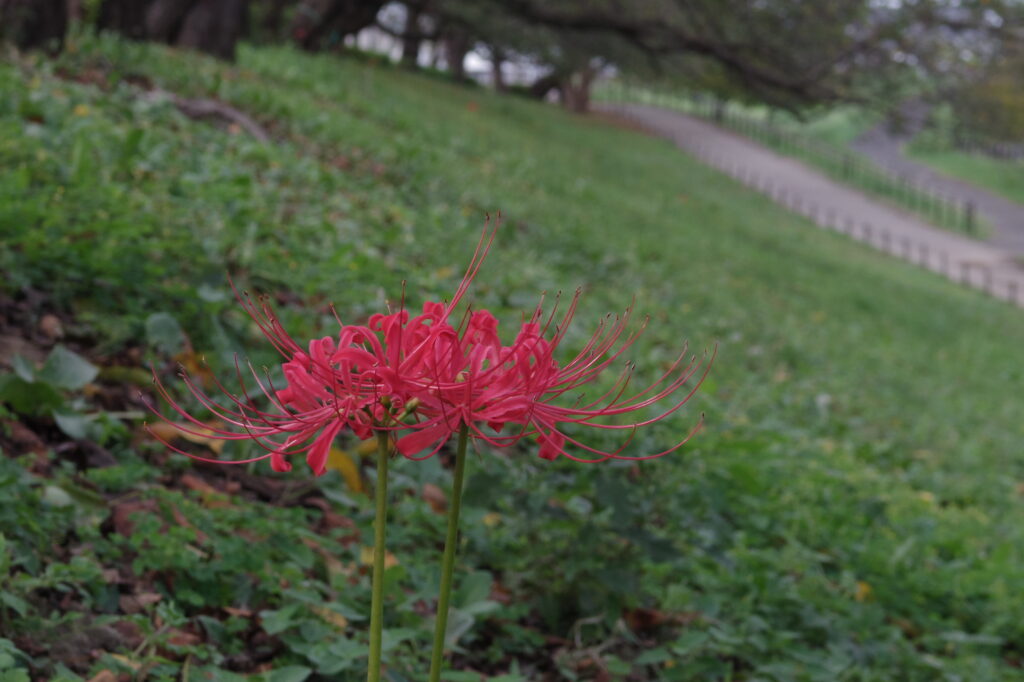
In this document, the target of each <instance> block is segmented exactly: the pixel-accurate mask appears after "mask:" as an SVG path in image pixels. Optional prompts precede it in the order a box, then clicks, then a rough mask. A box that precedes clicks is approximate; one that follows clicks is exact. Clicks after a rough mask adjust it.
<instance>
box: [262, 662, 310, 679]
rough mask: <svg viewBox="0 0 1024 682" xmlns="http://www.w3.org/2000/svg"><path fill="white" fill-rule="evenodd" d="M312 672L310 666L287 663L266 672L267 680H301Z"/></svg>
mask: <svg viewBox="0 0 1024 682" xmlns="http://www.w3.org/2000/svg"><path fill="white" fill-rule="evenodd" d="M312 674H313V670H312V669H310V668H304V667H303V666H301V665H288V666H284V667H283V668H277V669H276V670H271V671H270V672H269V673H267V676H266V678H267V682H302V681H303V680H305V679H306V678H307V677H309V676H310V675H312Z"/></svg>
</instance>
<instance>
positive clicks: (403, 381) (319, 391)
mask: <svg viewBox="0 0 1024 682" xmlns="http://www.w3.org/2000/svg"><path fill="white" fill-rule="evenodd" d="M496 229H497V228H495V229H493V230H490V231H489V232H488V231H485V232H484V234H483V236H482V237H481V239H480V241H479V243H478V244H477V248H476V252H475V253H474V254H473V259H472V261H471V262H470V265H469V267H468V268H467V270H466V273H465V275H464V276H463V278H462V282H461V284H460V285H459V287H458V289H457V290H456V292H455V295H454V296H453V297H452V299H451V301H449V302H448V303H446V304H444V303H433V302H430V303H426V304H424V306H423V313H422V314H420V315H417V316H410V314H409V312H408V311H407V310H405V309H404V305H403V307H402V308H401V309H400V310H399V311H398V312H394V313H390V314H387V315H383V314H381V315H374V316H373V317H371V318H370V320H369V322H368V324H367V325H366V326H361V325H345V324H342V323H341V321H340V320H339V322H338V323H339V325H340V328H341V329H340V331H339V333H338V337H337V340H335V339H333V338H330V337H325V338H322V339H316V340H314V341H311V342H310V343H309V347H308V352H307V351H306V350H304V349H303V348H302V347H301V346H299V344H298V343H296V342H295V341H294V340H293V339H292V338H291V336H289V335H288V333H287V332H286V331H285V330H284V328H283V327H282V325H281V323H280V322H279V321H278V319H277V317H276V316H275V315H274V313H273V311H272V309H271V308H270V306H269V305H268V304H267V303H266V302H265V301H264V302H261V303H260V304H259V305H257V304H255V303H253V302H252V300H251V299H249V298H248V296H239V300H240V301H241V302H242V304H243V306H244V307H245V309H246V312H248V313H249V315H250V316H251V317H252V319H253V320H254V321H255V322H256V324H257V325H258V326H259V327H260V329H261V330H262V331H263V333H264V335H265V336H266V337H267V338H268V339H269V340H270V342H271V343H272V344H273V345H274V346H275V347H276V348H277V350H278V351H279V352H280V353H281V354H282V356H284V357H285V358H286V361H285V362H284V363H283V364H282V369H283V373H284V377H285V379H286V381H287V386H286V387H284V388H275V387H274V386H273V384H272V382H271V381H270V379H269V377H265V376H264V377H261V376H260V375H259V374H258V373H257V372H256V371H255V370H253V369H252V368H251V367H250V373H251V374H252V377H253V382H254V383H255V385H256V387H257V388H258V389H259V392H260V393H262V394H263V395H264V396H265V397H266V399H267V400H268V401H269V403H270V407H269V408H268V409H259V408H257V407H255V402H254V401H253V400H252V398H251V396H250V393H249V391H248V389H247V387H246V385H245V381H244V380H243V376H242V372H241V370H240V369H239V370H238V375H239V381H240V383H241V386H242V393H241V395H234V394H232V393H230V392H228V391H227V390H225V389H224V388H223V387H222V386H220V385H219V384H218V387H219V388H221V390H222V391H224V393H225V395H226V396H227V398H228V403H229V405H228V406H224V405H221V404H218V403H217V402H215V401H214V400H213V399H212V398H210V397H209V396H208V395H206V393H204V392H203V391H202V389H200V388H199V387H198V386H197V385H196V384H195V382H193V381H192V380H191V379H190V378H189V377H188V376H187V375H185V374H183V375H182V376H183V377H184V380H185V383H186V386H187V387H188V388H189V390H190V391H191V392H192V394H193V395H194V396H195V397H196V398H197V399H198V401H199V402H200V403H201V404H202V405H203V406H204V407H205V408H206V409H208V410H209V411H210V412H211V413H213V414H214V415H215V417H217V419H219V420H220V421H221V422H223V424H224V425H225V426H224V427H223V428H216V429H211V428H210V426H209V424H207V423H204V422H202V421H200V420H198V419H197V418H195V417H193V416H192V415H190V414H189V413H188V412H187V411H186V410H185V409H184V408H182V407H181V406H180V405H178V404H177V403H175V402H174V400H173V399H172V398H171V397H170V395H169V394H168V392H167V390H166V389H165V387H164V386H163V385H162V384H161V383H160V382H159V380H157V388H158V391H159V392H160V394H161V395H162V396H163V398H164V399H165V400H166V401H167V402H168V403H169V404H170V405H171V407H172V409H173V410H174V412H176V413H177V414H178V415H179V417H181V418H182V419H184V420H185V421H184V423H180V422H173V421H171V420H169V419H167V418H166V417H164V416H163V415H160V416H161V418H163V419H165V420H166V421H168V422H169V423H172V424H174V425H175V426H177V427H178V428H179V429H181V430H183V431H186V432H192V433H195V434H196V435H201V436H203V437H206V438H210V437H213V438H219V439H224V440H252V441H254V442H255V443H257V444H259V446H260V447H261V448H262V449H263V450H264V453H263V454H261V455H260V456H257V457H253V458H250V459H245V460H240V461H235V462H225V461H224V460H211V459H204V458H200V457H196V456H195V455H193V454H191V453H187V452H183V451H182V450H178V449H177V448H174V447H173V446H171V445H170V444H168V443H166V441H164V442H165V444H167V445H168V447H171V448H172V449H174V450H176V451H177V452H182V454H185V455H188V456H189V457H194V458H196V459H204V461H213V462H224V463H246V462H252V461H257V460H261V459H270V463H271V466H272V467H273V468H274V470H275V471H288V470H290V469H291V463H290V462H289V461H288V459H289V457H291V456H293V455H298V454H301V453H305V454H306V462H307V463H308V464H309V466H310V468H312V470H313V471H314V473H316V474H317V475H320V474H322V473H324V471H325V466H326V461H327V455H328V452H329V451H330V446H331V443H332V442H333V440H334V438H335V436H336V435H337V434H338V433H339V432H341V431H342V430H343V429H346V428H347V429H349V430H351V431H352V432H353V433H354V434H355V435H356V436H357V437H359V438H361V439H367V438H370V437H371V436H372V435H373V434H374V433H375V432H379V431H382V430H386V431H389V432H392V433H393V434H394V437H395V439H396V447H397V449H398V451H399V452H401V453H402V454H403V455H404V456H406V457H408V458H410V459H426V458H428V457H431V456H433V455H434V454H435V453H437V452H438V450H440V449H441V447H443V445H444V444H445V443H446V442H447V441H448V440H449V439H450V438H451V437H452V435H453V434H455V433H457V432H458V431H459V430H460V429H461V428H462V426H463V425H466V426H467V427H468V428H469V430H470V433H471V434H472V435H473V436H474V437H475V438H477V439H479V440H482V441H484V442H486V443H489V444H491V445H494V446H498V447H507V446H509V445H512V444H514V443H516V442H518V441H519V440H521V439H523V438H527V437H536V438H537V440H538V441H539V444H540V456H541V457H542V458H544V459H549V460H553V459H556V458H557V457H558V456H559V455H564V456H566V457H568V458H570V459H573V460H575V461H579V462H599V461H604V460H608V459H630V460H640V459H650V458H653V457H660V456H662V455H665V454H668V453H669V452H672V451H673V450H676V449H678V448H679V447H681V446H682V445H683V444H685V443H686V442H687V441H688V440H689V439H690V437H692V436H693V434H694V433H696V431H697V430H698V429H699V428H700V425H701V423H700V421H699V422H698V424H697V425H696V426H695V427H694V428H693V429H692V430H691V431H690V433H689V434H687V436H686V437H685V438H683V439H681V440H680V441H679V442H678V443H676V444H675V445H673V446H672V447H670V448H668V449H666V450H664V451H662V452H658V453H655V454H649V455H645V456H628V455H624V454H623V452H624V451H625V449H626V448H627V447H628V446H629V444H630V441H631V440H632V437H633V434H634V433H635V431H636V429H638V428H639V427H641V426H646V425H648V424H652V423H654V422H657V421H660V420H662V419H665V418H666V417H668V416H669V415H671V414H673V413H674V412H676V411H677V410H678V409H679V408H681V407H682V406H683V404H684V403H685V402H686V401H687V400H688V399H689V398H690V397H691V396H692V395H693V394H694V393H695V392H696V391H697V389H698V388H699V387H700V385H701V383H702V382H703V380H704V377H705V376H707V372H708V370H709V369H710V366H711V362H710V361H709V362H708V363H707V365H706V367H705V368H704V371H703V372H702V373H701V374H700V376H699V377H697V378H696V380H695V381H694V382H693V383H692V384H690V381H691V379H693V378H694V377H695V375H696V374H697V372H698V370H699V369H700V368H701V367H702V365H703V363H702V362H701V361H698V359H697V357H696V356H690V357H689V359H687V353H686V350H685V349H684V350H683V352H682V353H680V355H679V357H678V358H677V359H676V361H675V362H674V363H673V364H672V365H671V367H669V368H668V370H666V371H665V373H664V374H663V375H662V376H661V377H660V379H659V380H658V381H656V382H655V383H654V384H652V385H651V386H648V387H646V388H644V389H642V390H639V391H630V390H629V384H630V378H631V375H632V365H630V364H627V365H626V366H625V369H624V370H623V371H622V373H621V374H620V376H619V377H618V380H617V381H616V382H614V384H613V385H612V386H611V387H610V388H609V389H608V390H606V391H605V392H604V393H603V394H602V395H600V396H597V397H595V398H590V399H585V398H583V397H579V398H577V399H576V400H575V402H572V403H571V404H568V405H563V404H562V401H563V400H564V397H565V395H566V394H567V393H573V394H576V393H578V392H579V389H581V388H583V387H585V386H586V385H587V384H590V383H592V382H593V381H594V380H595V379H597V377H598V376H599V375H600V374H602V373H603V372H604V371H605V370H606V369H608V368H609V367H610V366H611V365H612V364H615V363H617V362H619V361H620V358H621V357H622V356H623V354H624V353H625V352H626V351H627V350H628V349H629V348H630V346H632V345H633V343H634V342H635V341H636V339H637V338H638V337H639V335H640V334H641V333H642V331H643V329H644V327H645V326H646V321H645V322H644V324H641V325H640V327H639V329H637V330H636V331H635V332H633V333H632V334H626V330H627V326H628V322H629V319H630V315H631V312H632V309H631V308H630V309H627V311H626V312H625V314H623V315H622V316H619V317H612V316H608V317H606V318H605V319H604V320H602V322H601V323H600V324H599V325H598V327H597V330H596V331H595V332H594V334H593V335H592V336H591V337H590V339H589V340H588V341H587V343H586V344H584V346H583V349H582V350H581V351H580V352H579V353H578V354H577V355H576V357H574V358H573V359H572V360H570V361H569V362H567V363H565V364H564V365H560V364H559V363H558V361H557V360H556V359H555V353H556V351H557V349H558V346H559V344H560V343H561V342H562V341H563V339H564V336H565V333H566V330H567V329H568V327H569V324H570V322H571V321H572V318H573V315H574V313H575V311H576V307H577V302H578V299H579V291H577V292H576V295H575V296H573V298H572V300H571V302H570V303H569V305H568V306H567V309H566V312H565V313H564V314H563V315H562V317H561V319H560V320H559V321H558V323H557V324H555V315H556V312H557V310H558V302H557V300H556V303H555V305H554V306H553V309H552V310H551V311H550V312H549V313H546V314H545V312H544V307H543V304H544V301H543V298H542V300H541V302H540V304H538V306H537V308H536V309H535V310H534V311H533V314H532V315H531V316H530V317H529V318H528V319H526V320H525V321H524V322H523V323H522V325H521V327H520V330H519V333H518V335H517V336H516V338H515V340H514V341H513V342H512V344H511V345H507V346H506V345H503V344H502V342H501V339H500V338H499V336H498V321H497V319H495V317H494V316H493V315H492V314H491V313H489V312H488V311H486V310H477V311H468V312H467V313H466V314H465V315H463V316H462V319H461V322H460V323H459V325H458V326H453V325H452V324H451V322H450V320H451V319H452V317H453V313H454V311H455V309H456V307H457V306H458V305H459V303H460V302H461V301H462V299H463V297H464V296H465V294H466V292H467V290H468V289H469V286H470V283H471V282H472V281H473V279H474V278H475V277H476V275H477V273H478V272H479V270H480V267H481V265H482V263H483V261H484V258H485V257H486V256H487V252H488V250H489V249H490V247H491V244H492V243H493V241H494V236H495V234H496ZM552 325H554V327H553V328H552ZM711 360H713V357H712V358H711ZM688 384H690V389H689V390H688V391H687V392H686V393H685V394H684V395H682V396H681V397H677V398H676V399H675V400H674V401H673V402H672V404H671V405H670V407H669V408H668V409H666V410H664V411H662V412H659V413H658V414H656V415H654V416H651V417H648V418H647V419H642V420H638V421H627V423H615V422H616V420H615V418H617V417H618V418H620V420H619V421H621V417H622V416H623V415H630V414H633V413H637V412H638V411H640V410H644V409H645V408H647V407H649V406H651V405H654V404H655V403H658V402H659V401H662V400H663V399H666V398H669V397H670V396H673V395H675V394H677V393H678V392H680V391H681V390H682V389H683V388H684V387H686V386H687V385H688ZM158 414H159V413H158ZM609 418H611V420H610V421H611V423H609V421H608V419H609ZM510 424H512V425H516V428H515V429H514V430H510V431H509V432H507V433H505V431H506V429H507V427H508V425H510ZM562 425H574V426H579V425H585V426H591V427H595V428H599V429H612V430H626V431H628V432H629V435H628V437H626V439H625V442H624V443H623V444H622V445H621V446H620V447H619V448H617V449H615V450H613V451H610V452H606V451H602V450H598V449H595V448H593V447H590V446H588V445H585V444H584V443H581V442H580V441H578V440H576V439H574V438H573V437H571V436H569V435H568V434H567V433H565V432H564V431H563V428H562ZM571 451H582V453H584V454H583V455H582V456H580V455H574V454H572V452H571Z"/></svg>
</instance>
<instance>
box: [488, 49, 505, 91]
mask: <svg viewBox="0 0 1024 682" xmlns="http://www.w3.org/2000/svg"><path fill="white" fill-rule="evenodd" d="M504 63H505V53H504V52H503V51H502V50H501V49H500V48H498V47H494V46H493V45H492V46H491V80H492V81H493V82H494V90H495V91H496V92H505V74H504V73H502V71H501V65H502V64H504Z"/></svg>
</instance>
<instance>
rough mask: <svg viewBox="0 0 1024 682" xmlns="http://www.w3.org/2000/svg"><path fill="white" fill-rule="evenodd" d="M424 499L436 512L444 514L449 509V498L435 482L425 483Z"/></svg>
mask: <svg viewBox="0 0 1024 682" xmlns="http://www.w3.org/2000/svg"><path fill="white" fill-rule="evenodd" d="M423 500H424V501H425V502H426V503H427V504H429V505H430V508H431V509H433V510H434V513H436V514H444V513H445V512H446V511H447V510H448V498H447V497H445V494H444V491H443V490H441V489H440V488H439V487H437V486H436V485H434V484H433V483H424V484H423Z"/></svg>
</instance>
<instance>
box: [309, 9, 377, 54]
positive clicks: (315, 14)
mask: <svg viewBox="0 0 1024 682" xmlns="http://www.w3.org/2000/svg"><path fill="white" fill-rule="evenodd" d="M383 6H384V0H300V2H298V4H297V6H296V8H295V12H294V15H293V16H294V19H293V21H292V26H291V34H292V37H293V38H294V39H295V42H296V43H298V45H299V46H300V47H302V48H303V49H304V50H309V51H316V50H320V49H323V48H324V47H329V46H331V45H336V44H338V43H340V42H341V41H342V39H344V38H345V36H348V35H353V34H355V33H358V32H359V31H361V30H363V29H364V28H366V27H367V26H370V25H372V24H373V22H374V20H375V19H376V18H377V13H378V12H379V11H380V8H381V7H383Z"/></svg>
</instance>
